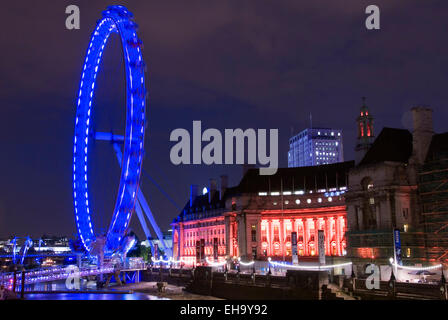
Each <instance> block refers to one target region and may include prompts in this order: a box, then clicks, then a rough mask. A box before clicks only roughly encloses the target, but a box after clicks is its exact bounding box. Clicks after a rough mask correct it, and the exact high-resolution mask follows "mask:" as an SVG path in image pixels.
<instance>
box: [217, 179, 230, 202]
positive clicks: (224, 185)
mask: <svg viewBox="0 0 448 320" xmlns="http://www.w3.org/2000/svg"><path fill="white" fill-rule="evenodd" d="M228 184H229V177H228V176H227V175H226V174H224V175H222V176H221V186H220V187H221V189H220V191H219V200H222V198H223V197H224V193H225V192H226V190H227V187H228Z"/></svg>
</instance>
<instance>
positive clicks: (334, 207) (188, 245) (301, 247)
mask: <svg viewBox="0 0 448 320" xmlns="http://www.w3.org/2000/svg"><path fill="white" fill-rule="evenodd" d="M353 166H354V162H342V163H336V164H330V165H322V166H314V167H299V168H281V169H279V170H278V172H277V173H276V174H275V175H272V176H260V175H259V171H258V169H250V170H248V171H247V172H246V174H245V175H244V177H243V178H242V180H241V182H240V183H239V185H238V186H236V187H233V188H228V187H227V177H226V176H223V177H221V185H220V188H219V190H218V188H217V183H216V180H213V179H212V180H211V182H210V187H209V191H208V193H207V194H204V195H198V187H197V186H194V185H193V186H191V196H190V201H189V202H188V203H187V204H186V206H185V208H184V210H183V211H182V212H181V214H180V215H179V216H178V217H177V218H176V219H175V220H174V221H173V224H172V226H173V252H174V257H175V258H176V259H181V258H182V260H183V261H185V262H187V263H190V264H193V263H197V262H198V261H201V260H202V261H204V259H205V257H207V259H209V260H212V261H213V260H215V261H216V260H218V261H223V260H224V259H226V257H227V258H228V257H241V258H242V259H245V260H252V259H257V260H266V259H267V258H268V257H272V258H273V259H274V260H283V259H284V260H285V261H291V251H292V242H291V233H292V232H297V249H298V250H297V251H298V256H299V259H300V257H312V256H317V255H318V244H317V233H318V230H324V232H325V254H326V255H327V256H335V257H340V256H344V255H345V253H346V238H345V230H346V227H347V223H346V206H345V198H344V194H345V192H346V190H347V185H348V181H347V180H348V172H349V169H350V168H352V167H353Z"/></svg>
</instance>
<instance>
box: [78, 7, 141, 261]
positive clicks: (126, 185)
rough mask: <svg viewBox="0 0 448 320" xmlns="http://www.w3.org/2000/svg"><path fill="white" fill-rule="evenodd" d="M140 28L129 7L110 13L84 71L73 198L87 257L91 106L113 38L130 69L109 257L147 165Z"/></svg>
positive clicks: (123, 230)
mask: <svg viewBox="0 0 448 320" xmlns="http://www.w3.org/2000/svg"><path fill="white" fill-rule="evenodd" d="M137 27H138V26H137V24H136V23H135V22H134V21H133V14H132V13H131V12H130V11H128V10H127V9H126V8H125V7H123V6H110V7H108V8H107V10H106V11H104V12H103V17H102V19H101V20H99V21H98V23H97V26H96V28H95V31H94V32H93V34H92V36H91V39H90V44H89V47H88V49H87V54H86V58H85V63H84V67H83V71H82V76H81V81H80V86H79V93H78V100H77V108H76V122H75V137H74V150H73V198H74V209H75V219H76V226H77V230H78V235H79V238H80V239H81V241H82V243H83V246H84V248H85V249H86V250H87V251H90V250H91V246H92V243H93V242H94V241H95V240H96V237H95V233H94V229H93V222H92V219H91V210H90V207H89V205H90V204H89V191H88V181H87V169H88V164H87V162H88V147H89V146H88V144H89V138H90V136H89V128H90V124H91V111H92V101H93V96H94V89H95V83H96V77H97V74H98V69H99V66H100V62H101V58H102V54H103V51H104V48H105V46H106V43H107V40H108V39H109V36H110V35H111V34H112V33H114V32H115V33H118V35H119V36H120V39H121V44H122V49H123V57H124V61H125V69H126V130H125V139H124V151H123V157H122V166H121V168H122V169H121V175H120V184H119V188H118V195H117V199H116V202H115V208H114V212H113V215H112V221H111V223H110V226H109V229H108V232H107V236H106V244H105V249H104V250H105V253H113V252H114V251H116V250H117V249H118V248H119V246H120V243H121V241H122V239H123V237H124V235H125V234H126V232H127V229H128V227H129V222H130V220H131V216H132V212H133V210H134V206H135V201H136V195H137V192H138V188H139V181H140V174H141V168H142V160H143V145H144V137H145V108H146V90H145V64H144V62H143V57H142V42H141V40H140V39H139V38H138V36H137Z"/></svg>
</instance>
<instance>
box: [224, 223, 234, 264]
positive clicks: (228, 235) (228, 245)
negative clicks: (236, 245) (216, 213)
mask: <svg viewBox="0 0 448 320" xmlns="http://www.w3.org/2000/svg"><path fill="white" fill-rule="evenodd" d="M224 224H225V229H224V230H225V231H224V232H225V233H226V234H225V239H226V240H225V241H226V256H230V255H231V250H230V249H231V245H232V244H231V243H230V242H231V241H230V239H231V234H232V230H231V228H230V217H229V216H225V217H224Z"/></svg>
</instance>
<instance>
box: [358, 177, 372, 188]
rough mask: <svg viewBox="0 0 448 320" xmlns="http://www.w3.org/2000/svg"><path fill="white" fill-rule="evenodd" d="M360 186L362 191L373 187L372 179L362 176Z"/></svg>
mask: <svg viewBox="0 0 448 320" xmlns="http://www.w3.org/2000/svg"><path fill="white" fill-rule="evenodd" d="M361 186H362V189H363V190H364V191H369V190H372V189H373V180H372V178H370V177H364V178H363V179H362V180H361Z"/></svg>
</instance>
